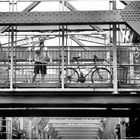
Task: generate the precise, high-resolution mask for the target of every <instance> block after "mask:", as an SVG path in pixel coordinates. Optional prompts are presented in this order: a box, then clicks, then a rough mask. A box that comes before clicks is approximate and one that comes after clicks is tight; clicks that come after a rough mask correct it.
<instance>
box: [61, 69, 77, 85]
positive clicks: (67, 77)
mask: <svg viewBox="0 0 140 140" xmlns="http://www.w3.org/2000/svg"><path fill="white" fill-rule="evenodd" d="M63 74H64V82H65V83H78V79H79V74H78V72H77V71H76V70H75V69H74V68H65V69H64V73H63ZM60 79H61V81H62V71H61V72H60Z"/></svg>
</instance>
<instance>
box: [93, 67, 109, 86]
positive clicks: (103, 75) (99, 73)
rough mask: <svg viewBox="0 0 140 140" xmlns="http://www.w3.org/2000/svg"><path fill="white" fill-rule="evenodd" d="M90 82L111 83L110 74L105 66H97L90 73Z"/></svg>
mask: <svg viewBox="0 0 140 140" xmlns="http://www.w3.org/2000/svg"><path fill="white" fill-rule="evenodd" d="M91 81H92V83H95V84H96V83H102V84H108V83H111V74H110V72H109V71H108V70H107V69H106V68H99V69H96V70H95V71H93V73H92V75H91Z"/></svg>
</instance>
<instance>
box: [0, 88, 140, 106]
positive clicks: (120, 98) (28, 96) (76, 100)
mask: <svg viewBox="0 0 140 140" xmlns="http://www.w3.org/2000/svg"><path fill="white" fill-rule="evenodd" d="M3 105H5V107H19V108H20V107H23V108H24V107H48V106H50V105H51V107H96V108H98V107H104V108H107V107H117V108H130V107H140V94H132V95H131V94H126V93H125V94H114V95H113V94H111V93H110V94H106V93H102V94H101V93H94V92H84V91H83V93H82V91H81V92H74V91H73V92H68V91H67V90H65V91H63V92H62V91H60V92H57V91H55V90H54V92H48V93H47V92H44V94H43V91H42V92H41V91H39V92H36V91H34V92H32V93H31V92H27V91H26V92H17V93H16V92H13V93H11V92H9V93H2V92H1V95H0V107H1V106H3Z"/></svg>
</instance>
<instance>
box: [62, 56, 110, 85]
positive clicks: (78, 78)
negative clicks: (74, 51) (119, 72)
mask: <svg viewBox="0 0 140 140" xmlns="http://www.w3.org/2000/svg"><path fill="white" fill-rule="evenodd" d="M79 58H80V57H79V56H78V57H73V58H72V59H73V60H74V61H75V62H76V67H75V68H73V67H65V68H64V72H63V74H64V82H65V83H78V82H80V83H85V81H86V77H87V76H88V75H89V74H91V82H92V83H106V84H107V83H108V84H111V82H112V75H111V72H110V71H109V70H108V69H107V68H105V67H101V66H98V65H97V61H106V60H105V59H99V58H98V57H97V56H96V55H94V58H93V59H92V62H93V65H94V66H93V67H91V68H89V71H88V72H87V73H86V74H85V75H84V73H83V72H82V70H81V69H82V68H81V67H80V66H81V64H80V62H79ZM85 68H86V67H85ZM60 78H62V71H61V72H60Z"/></svg>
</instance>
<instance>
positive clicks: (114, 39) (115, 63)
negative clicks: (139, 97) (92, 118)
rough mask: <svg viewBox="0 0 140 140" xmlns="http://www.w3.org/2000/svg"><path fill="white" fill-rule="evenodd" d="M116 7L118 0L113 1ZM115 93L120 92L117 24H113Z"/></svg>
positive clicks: (114, 7)
mask: <svg viewBox="0 0 140 140" xmlns="http://www.w3.org/2000/svg"><path fill="white" fill-rule="evenodd" d="M115 9H116V1H113V10H115ZM113 93H114V94H117V93H118V77H117V31H116V24H113Z"/></svg>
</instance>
